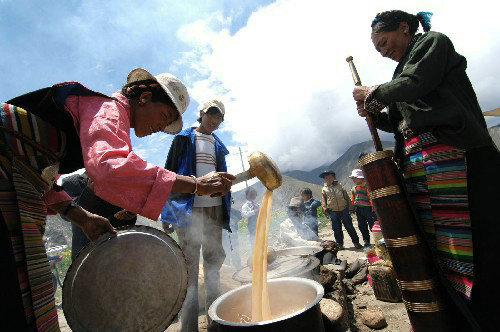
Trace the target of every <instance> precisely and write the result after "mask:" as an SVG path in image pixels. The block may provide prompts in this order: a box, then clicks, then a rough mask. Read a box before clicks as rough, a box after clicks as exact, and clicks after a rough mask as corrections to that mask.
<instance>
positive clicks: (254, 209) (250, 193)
mask: <svg viewBox="0 0 500 332" xmlns="http://www.w3.org/2000/svg"><path fill="white" fill-rule="evenodd" d="M245 197H246V199H247V201H246V202H245V204H243V206H242V207H241V216H242V217H243V218H247V228H248V242H249V243H250V255H253V245H254V243H255V230H256V227H257V217H258V216H259V209H260V205H259V203H256V202H255V199H256V198H257V191H256V190H255V189H253V188H247V189H246V190H245Z"/></svg>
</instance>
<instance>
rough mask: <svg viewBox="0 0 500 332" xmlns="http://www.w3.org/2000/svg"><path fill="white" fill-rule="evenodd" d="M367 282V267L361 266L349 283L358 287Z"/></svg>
mask: <svg viewBox="0 0 500 332" xmlns="http://www.w3.org/2000/svg"><path fill="white" fill-rule="evenodd" d="M367 280H368V265H364V266H362V267H361V268H360V269H359V270H358V271H357V272H356V274H355V275H354V277H352V279H351V281H352V284H353V285H359V284H362V283H364V282H365V281H367Z"/></svg>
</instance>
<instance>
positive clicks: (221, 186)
mask: <svg viewBox="0 0 500 332" xmlns="http://www.w3.org/2000/svg"><path fill="white" fill-rule="evenodd" d="M234 179H236V177H235V176H234V175H231V174H229V173H226V172H210V173H208V174H205V175H203V176H200V177H199V178H197V179H196V181H197V182H198V191H197V194H199V195H211V196H223V195H225V194H226V193H227V192H228V191H229V190H230V189H231V185H232V184H233V183H232V180H234Z"/></svg>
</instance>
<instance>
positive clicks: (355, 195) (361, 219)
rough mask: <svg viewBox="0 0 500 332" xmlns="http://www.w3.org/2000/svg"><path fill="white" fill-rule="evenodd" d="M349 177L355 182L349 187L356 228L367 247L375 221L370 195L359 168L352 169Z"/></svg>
mask: <svg viewBox="0 0 500 332" xmlns="http://www.w3.org/2000/svg"><path fill="white" fill-rule="evenodd" d="M349 178H350V179H351V180H352V181H353V182H354V184H355V186H354V187H352V189H351V194H352V202H353V205H354V212H355V213H356V219H357V220H358V229H359V231H360V232H361V235H362V236H363V241H364V242H365V247H368V246H370V230H371V228H372V227H373V223H374V222H375V219H374V218H373V210H372V206H371V202H370V197H369V196H368V187H367V186H366V182H365V177H364V176H363V171H362V170H361V169H359V168H356V169H353V170H352V173H351V175H350V176H349Z"/></svg>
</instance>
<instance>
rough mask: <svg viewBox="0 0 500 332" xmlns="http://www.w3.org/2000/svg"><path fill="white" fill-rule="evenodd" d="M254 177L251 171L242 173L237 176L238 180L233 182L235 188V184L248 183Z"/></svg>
mask: <svg viewBox="0 0 500 332" xmlns="http://www.w3.org/2000/svg"><path fill="white" fill-rule="evenodd" d="M253 177H254V176H253V175H252V174H250V171H244V172H241V173H239V174H236V179H234V180H233V186H234V185H235V184H238V183H240V182H243V181H248V180H250V179H251V178H253Z"/></svg>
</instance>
